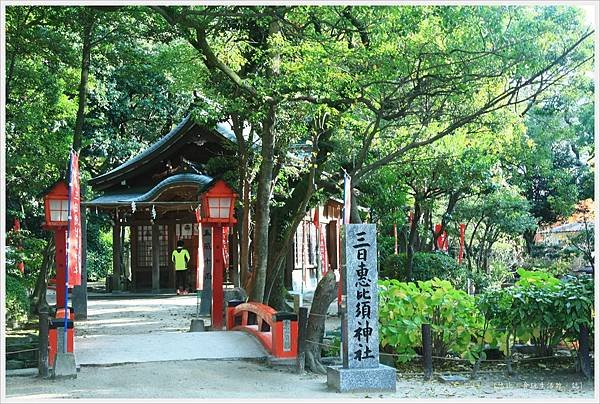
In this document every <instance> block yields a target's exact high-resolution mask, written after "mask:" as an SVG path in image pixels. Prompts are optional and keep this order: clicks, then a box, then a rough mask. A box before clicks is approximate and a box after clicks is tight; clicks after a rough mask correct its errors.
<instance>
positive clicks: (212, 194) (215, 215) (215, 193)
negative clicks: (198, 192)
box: [202, 180, 237, 223]
mask: <svg viewBox="0 0 600 404" xmlns="http://www.w3.org/2000/svg"><path fill="white" fill-rule="evenodd" d="M236 197H237V194H236V193H235V192H233V189H231V187H230V186H229V185H227V183H226V182H225V181H223V180H216V181H215V183H214V184H213V185H212V186H211V188H210V189H209V190H208V191H206V192H205V193H204V194H203V195H202V222H203V223H236V222H237V221H236V220H235V218H234V217H233V212H234V210H233V207H234V204H235V199H236Z"/></svg>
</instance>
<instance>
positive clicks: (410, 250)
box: [406, 196, 421, 282]
mask: <svg viewBox="0 0 600 404" xmlns="http://www.w3.org/2000/svg"><path fill="white" fill-rule="evenodd" d="M420 220H421V204H420V203H419V200H418V196H415V213H414V215H413V219H412V223H411V224H410V233H409V235H408V247H407V249H406V274H407V276H406V277H407V280H408V281H409V282H410V281H412V280H413V258H414V256H415V241H416V236H417V230H418V228H419V221H420Z"/></svg>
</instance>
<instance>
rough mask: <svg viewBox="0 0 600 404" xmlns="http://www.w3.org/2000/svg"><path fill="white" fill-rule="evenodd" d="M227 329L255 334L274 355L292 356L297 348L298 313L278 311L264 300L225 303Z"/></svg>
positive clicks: (280, 356) (294, 355)
mask: <svg viewBox="0 0 600 404" xmlns="http://www.w3.org/2000/svg"><path fill="white" fill-rule="evenodd" d="M227 330H233V331H237V330H240V331H246V332H249V333H251V334H253V335H254V336H256V337H257V338H258V340H259V341H260V342H261V344H262V345H263V346H264V347H265V348H266V349H267V351H269V352H270V353H271V354H272V355H273V356H274V357H276V358H295V357H296V355H297V352H298V316H297V315H296V314H295V313H288V312H281V311H280V312H278V311H276V310H275V309H273V308H272V307H270V306H267V305H266V304H262V303H257V302H248V303H244V302H243V301H241V300H230V301H229V302H228V303H227Z"/></svg>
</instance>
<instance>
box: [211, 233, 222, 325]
mask: <svg viewBox="0 0 600 404" xmlns="http://www.w3.org/2000/svg"><path fill="white" fill-rule="evenodd" d="M212 245H213V249H212V252H213V260H212V314H211V317H212V325H211V328H212V329H213V330H222V329H223V271H224V269H225V268H224V266H225V265H224V262H223V226H222V225H220V224H216V225H215V226H214V227H213V232H212Z"/></svg>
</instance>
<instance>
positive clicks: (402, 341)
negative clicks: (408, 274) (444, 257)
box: [379, 279, 483, 362]
mask: <svg viewBox="0 0 600 404" xmlns="http://www.w3.org/2000/svg"><path fill="white" fill-rule="evenodd" d="M379 291H380V292H379V321H380V323H381V329H380V338H381V345H382V347H384V348H385V347H386V346H388V345H389V346H391V347H392V348H394V350H395V351H396V353H398V354H399V355H400V360H401V361H408V360H410V359H412V358H413V357H414V356H415V355H416V353H417V349H419V347H421V346H422V341H421V325H422V324H431V330H432V340H433V352H434V355H435V356H445V355H446V354H448V353H449V352H452V353H454V354H456V355H459V356H461V357H463V358H465V359H468V360H469V361H471V362H475V361H476V360H477V358H478V356H479V351H480V346H481V344H480V341H479V339H480V338H481V336H482V334H483V332H482V331H483V321H482V320H483V317H482V316H481V315H480V314H479V311H478V309H477V306H476V305H475V299H474V297H473V296H470V295H468V294H467V293H465V292H463V291H461V290H456V289H454V288H453V287H452V285H451V284H450V282H448V281H444V280H440V279H433V280H430V281H418V282H417V283H414V282H408V283H405V282H399V281H397V280H395V279H391V280H383V281H379Z"/></svg>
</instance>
